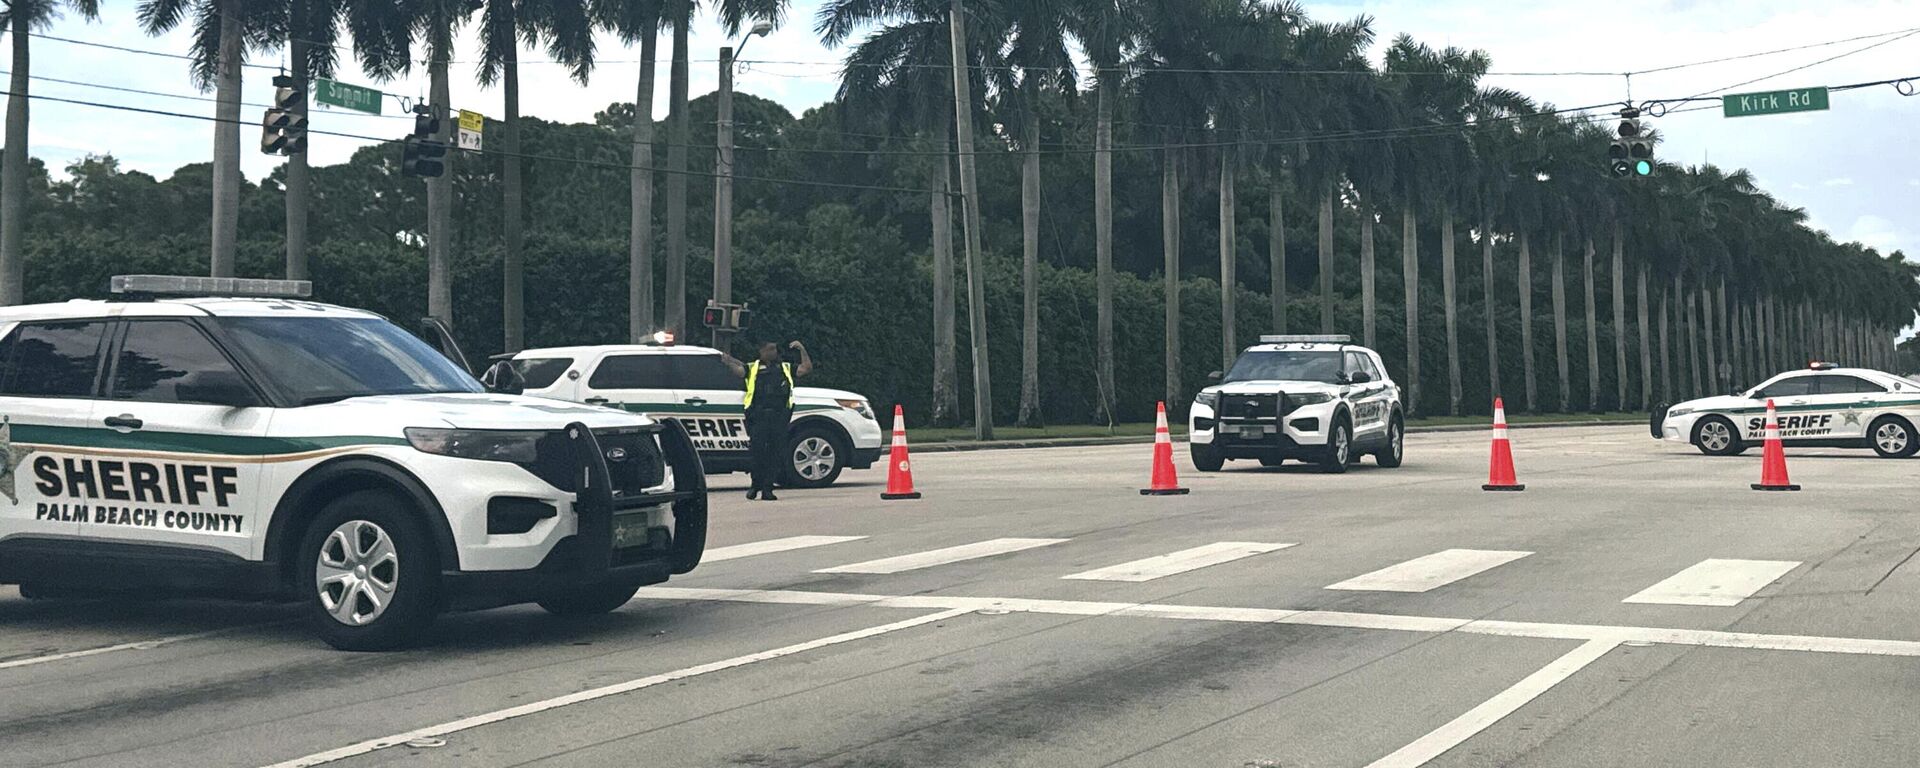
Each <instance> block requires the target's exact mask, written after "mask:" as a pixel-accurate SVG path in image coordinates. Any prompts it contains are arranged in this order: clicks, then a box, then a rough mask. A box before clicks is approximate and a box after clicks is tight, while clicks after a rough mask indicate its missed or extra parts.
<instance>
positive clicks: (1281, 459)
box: [1260, 456, 1287, 467]
mask: <svg viewBox="0 0 1920 768" xmlns="http://www.w3.org/2000/svg"><path fill="white" fill-rule="evenodd" d="M1286 463H1287V457H1285V456H1263V457H1261V458H1260V466H1263V467H1278V466H1281V465H1283V464H1286Z"/></svg>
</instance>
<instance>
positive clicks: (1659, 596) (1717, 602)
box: [1620, 559, 1800, 608]
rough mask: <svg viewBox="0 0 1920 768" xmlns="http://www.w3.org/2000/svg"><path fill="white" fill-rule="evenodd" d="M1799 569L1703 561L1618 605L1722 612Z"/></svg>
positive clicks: (1779, 563) (1773, 563)
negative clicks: (1699, 607)
mask: <svg viewBox="0 0 1920 768" xmlns="http://www.w3.org/2000/svg"><path fill="white" fill-rule="evenodd" d="M1798 567H1800V561H1798V560H1721V559H1710V560H1702V561H1700V562H1698V563H1695V564H1693V565H1692V566H1691V567H1689V568H1687V569H1686V570H1684V571H1681V572H1679V573H1676V574H1674V575H1672V576H1669V577H1667V579H1666V580H1665V581H1662V582H1660V583H1658V584H1655V585H1653V586H1651V587H1647V588H1646V589H1643V590H1640V592H1639V593H1638V594H1635V595H1634V596H1632V597H1629V598H1627V599H1625V600H1622V601H1620V602H1623V603H1654V604H1659V605H1712V606H1719V607H1723V608H1724V607H1728V606H1734V605H1739V604H1740V601H1741V600H1745V599H1747V598H1749V597H1752V596H1753V593H1755V592H1758V591H1760V588H1761V587H1764V586H1766V585H1768V584H1772V583H1773V582H1774V580H1775V579H1778V578H1780V577H1782V576H1785V575H1787V572H1788V571H1791V570H1793V569H1795V568H1798Z"/></svg>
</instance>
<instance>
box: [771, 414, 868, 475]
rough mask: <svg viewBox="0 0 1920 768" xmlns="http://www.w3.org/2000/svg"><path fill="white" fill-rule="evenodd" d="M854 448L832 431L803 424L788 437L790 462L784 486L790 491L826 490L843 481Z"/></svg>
mask: <svg viewBox="0 0 1920 768" xmlns="http://www.w3.org/2000/svg"><path fill="white" fill-rule="evenodd" d="M852 452H853V449H852V448H850V447H848V445H847V441H846V439H844V438H842V437H841V436H840V435H839V434H837V433H835V432H834V431H833V430H832V429H829V428H827V427H824V426H818V425H812V424H808V425H803V426H801V427H800V428H798V429H795V430H793V434H792V435H791V436H789V437H788V438H787V452H786V453H785V454H784V455H785V456H786V457H787V460H786V463H785V464H784V465H782V466H781V468H780V485H782V486H783V487H787V488H825V487H827V486H829V485H833V481H835V480H838V479H840V472H841V471H842V470H845V469H846V468H847V460H848V459H849V458H850V457H851V456H852Z"/></svg>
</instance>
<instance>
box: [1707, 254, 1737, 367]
mask: <svg viewBox="0 0 1920 768" xmlns="http://www.w3.org/2000/svg"><path fill="white" fill-rule="evenodd" d="M1709 295H1710V296H1711V297H1712V299H1711V300H1713V301H1715V302H1716V303H1718V304H1719V307H1720V335H1719V337H1718V338H1717V339H1716V340H1717V341H1718V342H1719V343H1720V361H1721V363H1722V365H1721V367H1719V368H1715V369H1714V370H1716V371H1725V373H1724V374H1722V375H1721V376H1720V378H1719V380H1718V383H1719V385H1720V387H1719V389H1716V390H1714V394H1724V393H1726V392H1728V391H1729V390H1731V388H1732V387H1733V373H1734V371H1736V370H1738V363H1737V362H1736V361H1737V360H1738V359H1739V358H1737V357H1735V356H1734V351H1733V345H1734V343H1735V342H1734V339H1733V324H1732V322H1731V320H1732V316H1731V314H1729V313H1728V311H1727V278H1726V276H1725V275H1721V276H1720V285H1719V286H1718V287H1716V288H1715V289H1713V293H1712V294H1709Z"/></svg>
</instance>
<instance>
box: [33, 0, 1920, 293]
mask: <svg viewBox="0 0 1920 768" xmlns="http://www.w3.org/2000/svg"><path fill="white" fill-rule="evenodd" d="M107 5H108V7H107V9H106V12H105V14H104V17H103V18H102V19H101V20H100V21H98V22H93V23H87V22H84V21H83V20H81V19H79V18H78V17H75V16H71V15H70V16H69V17H68V18H65V19H62V20H60V21H57V22H56V23H55V24H54V25H53V27H51V28H50V29H48V30H46V33H45V34H47V35H52V36H55V37H63V38H70V39H74V40H83V41H87V42H95V43H104V44H109V45H115V46H122V47H126V48H138V49H145V50H153V51H161V52H168V53H174V54H181V53H185V52H186V51H187V50H188V46H189V36H188V33H187V31H185V30H176V31H174V32H173V33H171V34H168V35H164V36H161V37H149V36H147V35H146V34H144V33H143V32H141V30H140V28H139V25H138V24H137V22H136V21H135V18H134V13H133V11H132V4H131V3H117V4H107ZM819 5H820V3H819V2H818V1H817V0H795V2H794V5H793V7H792V9H791V10H790V11H789V13H788V15H787V18H786V19H784V20H783V23H782V24H781V25H780V27H779V28H778V29H776V30H775V31H774V32H773V33H772V34H771V35H769V36H767V37H765V38H758V39H754V40H752V41H751V42H750V43H749V44H748V45H747V47H746V49H745V52H744V55H743V56H742V65H741V70H740V72H739V74H738V75H737V76H736V88H737V89H738V90H739V91H741V92H744V93H752V94H755V95H758V96H763V97H766V98H770V99H773V100H775V101H778V102H780V103H782V104H783V105H785V106H786V107H787V108H789V109H790V110H792V111H793V112H795V113H796V114H798V113H799V112H801V111H803V110H805V109H807V108H808V107H812V106H816V105H819V104H820V103H822V102H825V101H827V100H829V99H831V98H832V96H833V93H834V90H835V84H836V82H837V78H838V76H839V70H838V66H837V62H838V61H839V59H840V58H841V57H842V56H843V55H844V51H843V50H835V49H829V48H826V47H825V46H822V45H821V44H820V42H819V40H818V38H817V37H816V36H815V35H814V34H813V31H812V28H813V19H814V16H815V14H816V13H817V11H818V9H819ZM1306 5H1307V10H1308V15H1309V16H1310V17H1312V18H1315V19H1323V20H1335V19H1346V18H1351V17H1354V16H1360V15H1365V16H1370V17H1372V18H1373V20H1374V29H1375V30H1376V32H1377V34H1378V36H1379V42H1378V43H1376V45H1375V48H1374V55H1375V57H1376V59H1377V58H1378V55H1379V53H1380V50H1381V49H1383V48H1384V47H1385V45H1386V43H1387V42H1388V41H1390V40H1391V39H1392V38H1393V37H1395V36H1397V35H1400V34H1403V33H1404V34H1408V35H1411V36H1413V37H1414V38H1415V39H1417V40H1419V41H1422V42H1425V43H1428V44H1431V45H1434V46H1436V47H1437V46H1445V45H1452V46H1459V47H1462V48H1477V49H1481V50H1485V51H1487V52H1488V53H1489V54H1490V55H1491V56H1492V59H1493V69H1494V71H1495V72H1500V73H1516V74H1498V75H1494V76H1491V77H1489V78H1487V80H1486V81H1485V82H1486V83H1487V84H1488V85H1498V86H1503V87H1508V88H1512V89H1515V90H1518V91H1521V92H1522V93H1525V94H1527V95H1529V96H1531V97H1533V98H1534V99H1535V100H1536V101H1543V102H1551V103H1553V104H1555V105H1557V106H1561V107H1576V106H1587V105H1594V104H1602V103H1609V102H1619V101H1622V100H1624V99H1626V98H1628V97H1629V92H1628V89H1629V87H1630V88H1631V97H1632V98H1633V99H1635V100H1645V99H1659V98H1679V97H1687V96H1694V95H1697V94H1713V95H1717V94H1720V93H1728V92H1731V93H1746V92H1753V91H1763V90H1772V89H1780V88H1794V87H1804V86H1816V85H1828V86H1834V85H1843V84H1848V83H1859V82H1867V81H1874V80H1884V79H1890V78H1897V77H1914V78H1916V79H1915V80H1914V81H1913V84H1914V85H1916V86H1920V3H1915V2H1912V0H1823V1H1822V2H1807V0H1617V1H1615V2H1608V3H1592V2H1573V1H1571V0H1479V1H1476V2H1445V1H1443V0H1386V1H1385V2H1309V3H1307V4H1306ZM1903 30H1913V31H1914V32H1915V34H1913V35H1911V36H1906V37H1902V36H1899V35H1886V34H1885V33H1892V32H1901V31H1903ZM1868 35H1882V36H1879V37H1873V38H1870V39H1863V40H1857V41H1854V42H1845V43H1837V44H1832V45H1819V46H1817V47H1807V48H1804V49H1802V50H1797V51H1788V52H1784V53H1778V54H1772V55H1764V56H1755V57H1751V58H1743V59H1739V60H1735V61H1727V62H1721V63H1715V64H1706V65H1701V66H1685V67H1680V68H1676V69H1669V70H1667V71H1662V72H1649V71H1648V70H1654V69H1659V68H1664V67H1670V66H1674V65H1685V64H1690V63H1694V62H1701V61H1706V60H1711V59H1718V58H1723V57H1731V56H1742V55H1746V54H1755V53H1761V52H1766V51H1774V50H1778V49H1782V48H1791V47H1795V46H1812V45H1814V44H1819V43H1830V42H1834V41H1841V40H1847V39H1849V38H1856V37H1861V36H1868ZM857 38H858V36H856V39H857ZM727 42H728V40H727V37H726V35H725V34H724V31H723V30H722V29H720V27H719V25H718V23H716V22H714V21H713V20H712V19H711V18H703V19H700V20H699V21H697V22H696V24H695V26H694V29H693V32H692V36H691V45H692V51H693V54H692V57H691V59H692V64H691V92H692V94H693V95H694V96H698V95H700V94H702V93H707V92H711V91H712V90H713V89H714V87H715V83H716V81H717V77H716V74H717V73H716V68H717V66H718V65H717V64H716V61H715V60H716V56H717V50H718V48H719V46H722V45H725V44H727ZM1869 46H1873V47H1869ZM458 47H459V50H462V51H471V52H477V51H478V45H477V44H476V43H475V40H474V38H473V36H472V29H471V26H469V28H467V29H466V30H464V31H463V33H462V34H461V36H460V40H459V41H458ZM670 47H671V46H670V38H669V36H667V35H662V38H661V43H660V55H661V57H662V61H661V64H660V85H659V87H658V88H657V89H656V93H655V103H654V113H655V115H656V116H657V117H661V118H664V117H665V115H666V98H667V88H666V70H667V62H666V61H665V58H666V57H667V55H668V49H669V48H670ZM599 48H600V63H599V65H598V67H597V68H596V69H595V70H594V72H593V75H592V78H591V80H590V81H589V82H588V84H587V85H585V86H581V85H579V84H578V83H575V82H573V81H572V80H571V79H569V78H568V76H567V73H566V72H565V71H564V68H562V67H560V66H558V65H554V64H550V63H545V62H546V55H545V53H544V52H543V51H539V50H528V51H525V52H524V53H523V54H522V58H523V59H524V60H526V61H527V62H528V63H525V64H523V66H522V68H521V73H522V74H521V83H522V84H521V93H522V100H523V103H522V105H521V113H522V114H526V115H533V116H538V117H541V118H545V119H549V120H559V121H587V120H591V119H592V117H593V114H594V112H596V111H598V110H600V109H603V108H605V107H606V106H607V105H608V104H610V103H613V102H616V101H632V100H633V97H634V91H635V85H636V83H637V82H638V71H639V67H638V61H637V60H638V58H639V50H638V47H637V46H635V47H633V48H626V47H625V46H623V45H622V44H621V43H620V41H619V40H618V39H617V38H614V37H612V36H603V37H602V38H601V39H600V40H599ZM32 55H33V74H34V75H35V76H36V77H40V78H53V79H59V80H68V81H72V82H73V83H75V84H65V83H59V82H54V81H52V80H45V79H43V80H37V81H35V82H34V83H33V85H32V89H33V92H34V93H36V94H43V95H47V96H54V97H60V98H69V99H79V100H88V101H98V102H109V103H113V104H122V105H131V106H137V107H142V108H147V109H156V110H164V111H169V112H180V113H186V114H192V115H207V116H210V115H212V114H213V103H212V102H211V94H210V93H199V92H197V91H195V90H194V89H193V87H192V85H191V83H190V80H189V78H188V65H187V62H185V61H182V60H178V59H172V58H165V57H160V56H149V55H141V54H135V53H128V52H124V51H117V50H107V49H102V48H98V47H89V46H83V45H78V44H74V43H70V42H61V41H58V40H52V39H47V38H44V37H42V38H35V39H33V40H32ZM343 59H345V60H346V61H347V64H346V66H345V68H344V71H342V72H340V73H339V78H338V79H340V80H342V81H344V82H350V83H355V84H361V85H369V86H373V87H376V88H379V89H381V90H382V91H384V92H386V93H388V94H390V97H389V98H388V99H387V100H386V101H385V104H384V110H383V112H384V114H383V115H381V116H371V115H361V114H358V113H354V112H348V111H344V110H316V112H315V114H314V116H313V118H312V126H313V127H314V128H315V129H317V130H329V131H340V132H345V133H354V134H363V135H367V136H380V137H392V138H398V137H400V136H402V135H404V134H406V133H407V132H408V131H409V130H410V129H411V125H410V124H409V123H408V119H409V118H408V116H407V115H405V114H404V113H403V110H402V106H401V102H400V100H399V99H397V98H393V97H406V98H408V99H415V98H418V97H420V96H422V95H424V94H425V92H426V72H425V68H424V67H421V68H419V69H417V70H416V71H414V72H413V73H411V74H409V75H408V76H405V77H402V78H399V79H396V80H393V81H389V82H385V83H378V82H375V81H374V80H373V79H372V78H369V77H367V76H365V75H364V74H362V73H361V72H359V71H358V67H357V66H355V65H353V64H352V63H351V59H350V57H346V56H343ZM1827 59H1832V60H1831V61H1824V60H1827ZM249 61H250V63H252V64H257V65H264V67H250V68H248V69H247V70H246V72H245V77H246V82H245V88H244V95H243V99H242V100H243V101H245V102H246V103H248V104H249V105H252V106H247V107H244V108H243V110H242V114H243V116H244V117H246V119H248V120H254V119H257V118H258V116H259V114H260V107H261V106H263V105H264V104H266V103H267V102H268V101H269V100H270V99H271V98H272V84H271V83H270V82H269V78H270V77H271V75H272V74H273V70H272V69H271V67H275V66H278V65H280V64H281V63H282V60H281V53H280V52H277V51H275V52H266V53H258V54H254V55H253V56H252V58H251V59H250V60H249ZM1789 70H1797V71H1789ZM1627 71H1632V72H1640V73H1641V74H1638V75H1635V76H1633V77H1631V78H1626V77H1622V76H1620V75H1618V74H1608V75H1551V76H1533V75H1523V74H1518V73H1568V72H1606V73H1619V72H1627ZM474 75H475V69H474V65H473V62H472V61H471V56H470V55H469V56H463V57H461V58H459V59H457V60H456V63H455V65H454V76H453V102H454V106H455V107H456V108H462V109H468V110H473V111H478V112H482V113H485V114H488V115H490V116H494V117H498V116H499V115H500V114H501V113H502V110H501V105H500V101H501V94H500V92H499V90H498V89H497V88H494V89H487V88H481V87H480V86H479V85H478V84H477V82H476V79H475V76H474ZM1746 81H1753V82H1746ZM78 83H85V84H88V85H80V84H78ZM99 86H110V87H113V88H127V89H137V90H144V91H153V92H158V93H163V94H173V95H177V96H184V97H187V98H177V97H174V96H153V95H144V94H135V93H128V92H124V91H115V90H107V89H105V88H101V87H99ZM1729 89H1730V90H1729ZM32 110H33V111H32V127H31V133H30V148H29V149H30V151H31V152H32V154H33V155H34V156H36V157H40V158H43V159H44V160H46V162H47V164H48V166H49V167H50V168H52V169H54V171H55V173H59V172H60V169H62V168H64V167H65V166H66V165H67V164H68V163H70V162H72V161H73V160H75V159H78V158H80V157H83V156H85V155H87V154H89V153H96V154H99V153H111V154H113V155H114V156H115V157H118V158H119V159H120V160H121V163H122V166H123V167H126V168H132V169H138V170H142V171H146V172H148V173H152V174H154V175H156V176H160V177H162V178H164V177H166V176H167V175H168V174H170V173H171V172H172V170H173V169H174V168H177V167H178V166H180V165H183V164H186V163H192V162H203V161H206V160H207V159H208V158H209V157H210V154H211V148H212V141H211V138H212V137H211V133H212V132H213V130H214V124H213V123H210V122H206V121H204V120H195V119H189V118H173V117H163V116H154V115H144V114H134V113H127V112H120V111H114V110H107V109H101V108H97V107H88V106H80V105H72V104H62V103H58V102H51V101H44V100H36V102H35V103H34V104H33V107H32ZM1650 122H1651V124H1652V125H1653V126H1654V127H1655V128H1656V129H1657V130H1659V131H1660V132H1661V134H1662V135H1663V137H1664V143H1663V144H1662V145H1661V147H1660V154H1661V157H1662V158H1663V159H1665V160H1668V161H1671V162H1678V163H1684V164H1694V163H1700V162H1712V163H1714V164H1716V165H1720V166H1722V167H1726V168H1737V167H1743V168H1747V169H1749V170H1751V171H1752V172H1753V174H1754V175H1755V177H1756V178H1757V180H1758V181H1759V183H1760V184H1761V186H1762V188H1764V189H1766V190H1767V191H1769V192H1771V193H1772V194H1773V195H1774V196H1775V197H1777V198H1779V199H1780V200H1781V201H1783V202H1785V203H1786V204H1788V205H1792V206H1796V207H1802V208H1805V209H1806V210H1807V212H1808V214H1809V215H1810V217H1811V222H1812V224H1813V225H1814V226H1816V227H1818V228H1821V229H1824V230H1826V231H1827V232H1828V233H1830V234H1831V235H1832V236H1833V237H1834V238H1835V239H1837V240H1841V241H1859V242H1862V243H1865V244H1867V245H1870V246H1873V247H1875V248H1879V249H1881V250H1882V252H1887V251H1891V250H1894V249H1902V250H1904V251H1906V252H1907V253H1908V254H1910V255H1911V256H1912V257H1914V258H1920V221H1917V220H1916V218H1915V212H1916V211H1920V140H1916V135H1917V134H1920V96H1914V97H1903V96H1901V95H1900V93H1899V92H1897V91H1896V90H1895V89H1894V88H1893V87H1892V86H1888V85H1880V86H1875V87H1872V88H1862V89H1858V90H1851V91H1845V92H1839V93H1835V94H1833V98H1832V108H1831V109H1830V110H1829V111H1826V112H1808V113H1800V114H1793V115H1775V116H1763V117H1746V118H1725V117H1723V116H1722V115H1721V113H1720V110H1719V109H1717V108H1714V109H1705V110H1701V111H1696V112H1690V113H1686V114H1670V115H1667V116H1665V117H1662V118H1657V119H1653V120H1651V121H1650ZM241 130H242V138H241V144H242V147H243V148H244V149H245V150H247V151H245V152H244V154H243V158H244V159H243V169H244V171H245V173H246V174H247V176H248V177H249V178H253V179H258V178H260V177H262V176H264V175H266V174H267V173H268V172H269V171H270V170H272V168H273V166H274V165H275V164H276V163H277V162H280V159H279V158H275V157H270V156H267V155H262V154H260V153H258V152H254V151H252V149H253V147H254V146H255V141H256V140H257V137H258V132H257V131H256V130H255V129H253V128H251V127H243V128H242V129H241ZM366 143H368V142H366V141H362V140H357V139H347V138H339V137H328V136H314V137H312V138H311V140H310V149H309V151H310V153H311V155H310V156H311V159H312V161H313V162H315V163H317V164H327V163H336V162H340V161H343V160H345V159H346V158H347V156H348V155H350V154H351V153H352V152H353V151H354V150H355V149H356V148H357V147H359V146H362V145H364V144H366ZM394 151H395V152H398V151H399V149H398V148H397V147H396V148H395V149H394Z"/></svg>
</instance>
